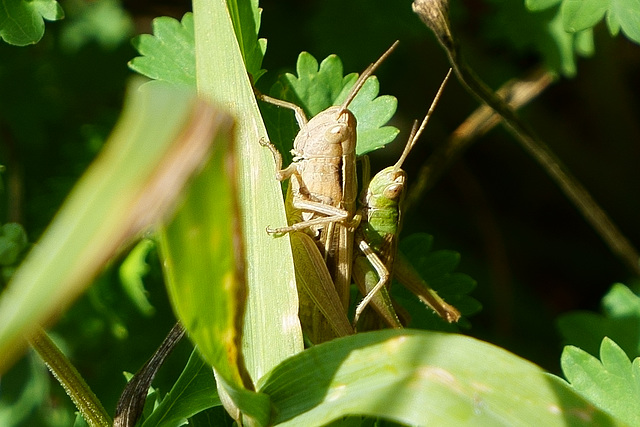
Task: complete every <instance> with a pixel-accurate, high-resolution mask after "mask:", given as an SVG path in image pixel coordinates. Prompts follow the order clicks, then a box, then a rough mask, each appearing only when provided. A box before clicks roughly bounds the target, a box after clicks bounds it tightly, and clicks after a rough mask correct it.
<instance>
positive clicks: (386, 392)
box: [259, 330, 621, 427]
mask: <svg viewBox="0 0 640 427" xmlns="http://www.w3.org/2000/svg"><path fill="white" fill-rule="evenodd" d="M514 378H517V381H514ZM525 384H526V386H523V385H525ZM259 390H260V391H261V392H264V393H266V394H269V395H270V397H271V399H272V402H273V405H274V416H275V419H273V420H272V422H273V424H276V425H282V426H294V425H295V426H299V425H304V426H310V427H312V426H320V425H325V424H327V423H329V422H331V421H333V420H336V419H339V418H342V417H344V416H349V415H368V416H377V417H383V418H386V419H390V420H394V421H397V422H401V423H404V424H408V425H416V426H435V425H442V426H453V427H455V426H471V425H473V426H496V425H504V426H531V425H540V426H558V427H559V426H566V425H582V426H588V425H593V426H596V425H621V423H618V422H616V421H615V420H613V419H612V418H611V417H610V416H609V415H607V414H606V413H604V412H602V411H599V410H597V409H596V408H594V407H593V406H592V405H591V404H589V403H588V402H587V401H586V400H584V399H583V398H581V397H580V396H579V395H577V394H576V393H574V392H573V391H572V390H571V389H570V388H569V387H567V386H566V383H563V382H561V381H559V380H554V379H552V378H550V377H549V376H548V374H546V373H544V372H543V371H542V370H541V369H540V368H539V367H537V366H535V365H533V364H532V363H530V362H528V361H525V360H524V359H521V358H519V357H517V356H515V355H513V354H511V353H509V352H507V351H505V350H502V349H500V348H498V347H495V346H493V345H491V344H487V343H484V342H481V341H478V340H476V339H473V338H470V337H465V336H462V335H454V334H443V333H436V332H425V331H415V330H403V331H398V330H384V331H377V332H372V333H362V334H356V335H353V336H349V337H346V338H340V339H337V340H333V341H330V342H328V343H325V344H321V345H317V346H315V347H312V348H310V349H308V350H306V351H304V352H302V353H300V354H298V355H296V356H294V357H292V358H290V359H288V360H286V361H284V362H283V363H282V364H280V365H279V366H278V367H276V368H275V369H274V370H273V371H272V372H270V373H269V374H268V375H267V376H265V378H264V379H263V381H261V383H260V388H259Z"/></svg>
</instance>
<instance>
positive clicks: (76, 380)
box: [30, 328, 113, 427]
mask: <svg viewBox="0 0 640 427" xmlns="http://www.w3.org/2000/svg"><path fill="white" fill-rule="evenodd" d="M30 344H31V346H32V347H33V348H34V350H35V351H37V352H38V355H40V357H41V358H42V360H43V361H44V363H45V364H46V365H47V368H49V370H50V371H51V373H52V374H53V376H54V377H56V379H57V380H58V382H59V383H60V385H62V388H64V391H65V392H66V393H67V395H68V396H69V397H70V398H71V400H72V401H73V403H74V404H75V405H76V407H77V408H78V410H79V411H80V413H81V414H82V417H83V418H84V419H85V421H86V422H87V423H88V424H89V425H90V426H91V427H94V426H95V427H110V426H111V425H112V424H113V421H112V420H111V417H110V416H109V414H108V413H107V411H106V410H105V409H104V407H103V406H102V403H100V401H99V400H98V398H97V397H96V395H95V394H94V393H93V391H91V388H89V386H88V385H87V383H86V382H85V380H84V379H83V378H82V376H81V375H80V373H79V372H78V371H77V370H76V368H75V367H74V366H73V365H72V364H71V361H69V359H68V358H67V357H66V356H65V355H64V353H62V351H61V350H60V349H59V348H58V346H57V345H56V344H55V343H54V342H53V341H52V340H51V338H49V336H48V335H47V333H46V332H45V331H44V330H43V329H42V328H38V330H37V331H36V333H35V334H34V335H33V336H32V337H31V339H30Z"/></svg>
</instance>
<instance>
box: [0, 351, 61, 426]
mask: <svg viewBox="0 0 640 427" xmlns="http://www.w3.org/2000/svg"><path fill="white" fill-rule="evenodd" d="M25 359H26V360H25V362H26V363H28V368H26V374H25V376H26V378H22V382H21V385H22V389H21V391H20V393H19V394H17V395H16V396H15V398H14V399H10V398H9V394H8V393H3V394H2V396H1V397H0V425H1V426H3V427H19V426H24V425H26V423H27V419H28V417H29V415H30V414H31V413H32V412H34V411H36V410H37V409H38V408H42V407H43V406H44V405H46V403H45V402H46V400H47V399H48V398H49V387H50V383H49V375H50V374H49V371H47V368H46V367H45V365H44V363H42V360H41V359H40V358H39V357H38V356H37V354H36V353H35V352H31V353H30V354H29V355H28V357H26V358H25ZM13 374H15V371H14V372H13ZM8 380H9V378H8V377H7V378H4V379H3V382H4V386H5V387H7V385H9V387H10V384H11V380H9V381H8ZM9 387H7V388H5V390H7V389H8V388H9Z"/></svg>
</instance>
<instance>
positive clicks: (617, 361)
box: [561, 337, 640, 426]
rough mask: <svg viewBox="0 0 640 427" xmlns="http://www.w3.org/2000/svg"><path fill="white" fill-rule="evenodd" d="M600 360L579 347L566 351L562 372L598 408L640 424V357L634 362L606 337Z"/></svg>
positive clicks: (563, 357) (562, 362) (568, 347)
mask: <svg viewBox="0 0 640 427" xmlns="http://www.w3.org/2000/svg"><path fill="white" fill-rule="evenodd" d="M600 359H601V360H602V362H600V361H599V360H598V359H596V358H595V357H593V356H591V355H590V354H589V353H587V352H585V351H583V350H580V349H579V348H578V347H574V346H567V347H565V349H564V351H563V352H562V358H561V364H562V372H564V375H565V376H566V377H567V379H568V381H569V382H570V383H571V387H572V388H573V389H574V390H575V391H577V392H578V393H580V394H581V395H582V396H584V397H585V398H586V399H588V400H589V401H591V402H593V403H594V404H595V405H596V406H597V407H598V408H600V409H602V410H604V411H606V412H608V413H609V414H611V415H613V416H615V417H616V418H617V419H619V420H622V421H624V422H626V423H627V424H628V425H630V426H637V425H640V406H639V405H638V401H639V400H640V358H636V359H635V360H634V361H633V364H632V363H631V362H630V361H629V358H628V357H627V355H626V354H625V353H624V351H623V350H622V349H621V348H620V347H618V345H617V344H616V343H615V342H614V341H612V340H611V339H609V338H606V337H605V338H604V339H603V340H602V345H601V347H600Z"/></svg>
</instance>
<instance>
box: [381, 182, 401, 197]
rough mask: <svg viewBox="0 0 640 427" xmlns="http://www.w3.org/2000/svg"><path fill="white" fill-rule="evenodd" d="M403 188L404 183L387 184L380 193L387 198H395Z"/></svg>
mask: <svg viewBox="0 0 640 427" xmlns="http://www.w3.org/2000/svg"><path fill="white" fill-rule="evenodd" d="M403 190H404V183H393V184H390V185H388V186H387V187H386V188H385V189H384V191H383V193H382V194H383V195H384V197H385V198H387V199H390V200H395V199H397V198H399V197H400V195H401V194H402V191H403Z"/></svg>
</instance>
